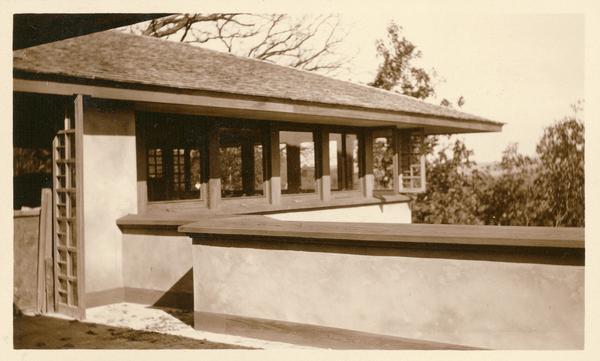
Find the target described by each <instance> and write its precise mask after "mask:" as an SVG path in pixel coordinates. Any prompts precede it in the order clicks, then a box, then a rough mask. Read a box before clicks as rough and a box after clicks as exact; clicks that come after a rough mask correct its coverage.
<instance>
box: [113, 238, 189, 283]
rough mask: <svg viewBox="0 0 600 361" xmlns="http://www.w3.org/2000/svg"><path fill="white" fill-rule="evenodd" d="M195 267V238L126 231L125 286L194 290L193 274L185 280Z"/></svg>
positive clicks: (124, 251)
mask: <svg viewBox="0 0 600 361" xmlns="http://www.w3.org/2000/svg"><path fill="white" fill-rule="evenodd" d="M191 269H192V239H191V238H189V237H187V236H183V237H177V236H156V235H137V234H124V235H123V282H124V286H125V287H131V288H142V289H146V290H157V291H169V290H170V291H177V292H189V293H192V289H193V287H192V283H191V277H189V278H190V280H187V279H185V280H183V278H184V276H186V275H187V274H188V272H191ZM189 275H191V273H190V274H189Z"/></svg>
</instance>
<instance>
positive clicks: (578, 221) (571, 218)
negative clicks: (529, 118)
mask: <svg viewBox="0 0 600 361" xmlns="http://www.w3.org/2000/svg"><path fill="white" fill-rule="evenodd" d="M536 152H537V154H538V156H539V158H540V172H539V176H538V177H537V178H536V180H535V186H536V187H537V188H539V189H542V190H543V192H542V194H541V202H542V204H543V205H544V207H543V210H544V213H543V221H544V224H545V225H552V226H556V227H558V226H567V227H573V226H577V227H581V226H584V225H585V221H584V218H585V214H584V213H585V207H584V204H585V189H584V188H585V174H584V168H585V166H584V153H585V143H584V125H583V121H582V120H580V119H578V118H577V117H576V116H572V117H566V118H564V119H562V120H561V121H559V122H558V123H556V124H554V125H552V126H550V127H547V128H546V129H545V130H544V135H543V136H542V139H541V140H540V141H539V143H538V145H537V148H536Z"/></svg>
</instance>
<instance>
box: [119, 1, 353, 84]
mask: <svg viewBox="0 0 600 361" xmlns="http://www.w3.org/2000/svg"><path fill="white" fill-rule="evenodd" d="M130 30H131V31H136V30H135V29H134V28H133V27H132V28H130ZM141 34H143V35H149V36H155V37H164V38H169V36H172V35H175V34H177V36H178V38H177V39H178V40H179V41H180V42H184V43H188V44H206V45H209V44H213V45H210V46H212V47H216V48H220V49H222V50H225V51H227V52H230V53H233V54H236V55H243V56H248V57H252V58H256V59H260V60H268V61H272V62H275V63H278V64H281V65H286V66H291V67H295V68H300V69H304V70H308V71H319V72H327V73H330V72H332V71H336V70H340V69H343V67H344V64H346V63H348V61H349V59H345V58H343V57H342V56H340V55H339V51H338V47H339V45H340V44H341V43H342V42H343V40H344V38H345V36H346V34H345V33H344V32H343V31H342V29H341V28H340V19H339V17H338V16H336V15H320V16H304V17H302V18H299V19H298V18H293V17H291V16H289V15H285V14H247V13H214V14H176V15H170V16H166V17H163V18H160V19H155V20H152V21H150V22H149V23H148V24H147V26H146V27H145V28H144V29H141ZM219 44H220V45H219Z"/></svg>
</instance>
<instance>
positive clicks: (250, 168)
mask: <svg viewBox="0 0 600 361" xmlns="http://www.w3.org/2000/svg"><path fill="white" fill-rule="evenodd" d="M254 178H255V172H254V142H253V141H252V139H250V140H246V141H244V143H242V188H243V190H244V193H245V194H246V195H252V194H254Z"/></svg>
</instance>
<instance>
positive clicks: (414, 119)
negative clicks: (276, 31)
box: [13, 78, 502, 134]
mask: <svg viewBox="0 0 600 361" xmlns="http://www.w3.org/2000/svg"><path fill="white" fill-rule="evenodd" d="M13 90H14V91H17V92H28V93H41V94H55V95H74V94H83V95H89V96H91V97H94V98H101V99H111V100H122V101H131V102H142V103H150V104H152V103H154V104H169V105H174V106H178V105H179V106H192V107H198V108H201V109H203V110H206V111H210V112H213V113H214V115H217V114H223V115H235V114H236V113H237V114H239V115H241V113H239V112H247V113H248V114H251V113H253V112H255V117H261V118H262V117H264V118H265V119H269V120H282V121H285V120H286V119H287V120H290V121H298V117H299V116H301V117H307V118H304V120H305V121H309V120H311V121H313V120H315V119H316V118H319V119H322V120H323V121H324V122H326V123H327V120H330V121H331V123H335V120H336V119H337V120H338V121H339V120H354V121H364V122H370V123H377V124H376V125H383V124H385V123H387V124H390V125H397V126H399V127H426V128H432V129H440V130H442V131H440V134H441V133H472V132H499V131H501V130H502V125H501V124H494V123H484V122H475V121H461V120H459V119H443V118H434V117H427V116H419V115H405V114H398V113H393V112H385V111H368V110H358V109H347V108H339V107H325V106H320V105H306V104H293V103H284V102H274V101H264V100H252V99H240V98H228V97H222V96H212V95H199V94H181V93H169V92H162V91H153V90H138V89H127V88H114V87H106V86H97V85H85V84H72V83H61V82H54V81H44V80H28V79H19V78H14V79H13ZM369 125H371V124H364V125H363V126H369ZM428 133H429V134H434V132H428Z"/></svg>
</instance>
